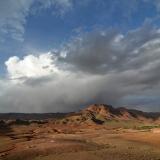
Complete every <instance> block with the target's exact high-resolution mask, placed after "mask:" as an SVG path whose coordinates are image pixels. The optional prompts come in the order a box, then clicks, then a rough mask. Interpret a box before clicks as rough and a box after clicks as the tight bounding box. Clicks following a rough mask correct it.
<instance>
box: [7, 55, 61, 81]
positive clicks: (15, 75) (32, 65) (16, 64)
mask: <svg viewBox="0 0 160 160" xmlns="http://www.w3.org/2000/svg"><path fill="white" fill-rule="evenodd" d="M55 61H56V57H54V55H52V54H51V53H44V54H41V55H38V56H35V55H27V56H25V57H24V58H23V59H20V58H19V57H16V56H14V57H10V58H9V59H8V60H7V61H6V62H5V65H6V67H7V71H8V75H9V78H10V79H23V78H40V77H44V76H49V75H51V74H54V73H58V72H59V70H58V68H57V67H56V65H55Z"/></svg>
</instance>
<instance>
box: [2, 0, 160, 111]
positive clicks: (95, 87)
mask: <svg viewBox="0 0 160 160" xmlns="http://www.w3.org/2000/svg"><path fill="white" fill-rule="evenodd" d="M93 103H97V104H99V103H100V104H102V103H104V104H111V105H113V106H115V107H121V106H125V107H128V108H133V109H139V110H143V111H152V112H160V0H132V1H130V0H107V1H106V0H81V1H79V0H27V1H26V0H14V1H13V0H1V1H0V112H26V113H31V112H37V113H43V112H45V113H46V112H70V111H78V110H80V109H81V108H83V107H84V106H87V105H89V104H93Z"/></svg>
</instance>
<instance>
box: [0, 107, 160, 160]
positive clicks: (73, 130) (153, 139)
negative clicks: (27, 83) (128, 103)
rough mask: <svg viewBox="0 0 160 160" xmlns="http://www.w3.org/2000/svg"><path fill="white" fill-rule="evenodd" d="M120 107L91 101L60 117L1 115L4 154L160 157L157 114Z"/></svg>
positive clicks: (57, 159)
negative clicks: (80, 108) (37, 118)
mask: <svg viewBox="0 0 160 160" xmlns="http://www.w3.org/2000/svg"><path fill="white" fill-rule="evenodd" d="M115 111H116V112H115ZM118 111H119V110H118ZM118 111H117V109H116V110H115V109H113V108H111V107H108V106H104V105H100V106H93V105H92V106H90V107H88V108H87V109H85V110H83V111H81V112H78V113H70V114H69V115H67V114H66V115H65V114H64V115H63V116H60V117H58V118H55V117H54V118H49V119H45V120H44V119H43V120H33V119H32V120H1V123H0V159H1V160H75V159H76V160H160V126H159V121H158V119H154V120H153V116H151V117H152V118H149V117H148V116H146V115H145V114H144V113H143V114H142V112H135V111H134V115H133V111H128V110H127V109H126V110H125V109H124V108H123V109H120V112H118Z"/></svg>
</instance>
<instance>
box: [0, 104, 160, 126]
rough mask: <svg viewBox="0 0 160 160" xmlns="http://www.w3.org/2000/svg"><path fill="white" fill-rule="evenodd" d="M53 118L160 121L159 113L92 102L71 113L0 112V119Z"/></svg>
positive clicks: (58, 119)
mask: <svg viewBox="0 0 160 160" xmlns="http://www.w3.org/2000/svg"><path fill="white" fill-rule="evenodd" d="M17 119H19V120H27V121H28V120H48V119H50V120H53V121H56V123H59V122H62V123H63V124H68V123H69V124H70V123H79V124H80V123H86V122H88V123H96V124H103V123H104V122H105V121H110V120H115V121H122V120H124V121H128V120H129V121H142V122H143V121H150V122H153V121H154V122H160V113H157V112H155V113H153V112H142V111H139V110H134V109H127V108H123V107H120V108H114V107H112V106H111V105H106V104H93V105H90V106H88V107H86V108H85V109H83V110H81V111H79V112H72V113H0V120H17Z"/></svg>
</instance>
